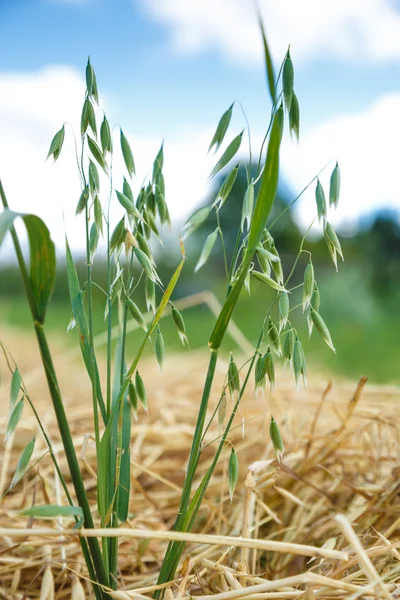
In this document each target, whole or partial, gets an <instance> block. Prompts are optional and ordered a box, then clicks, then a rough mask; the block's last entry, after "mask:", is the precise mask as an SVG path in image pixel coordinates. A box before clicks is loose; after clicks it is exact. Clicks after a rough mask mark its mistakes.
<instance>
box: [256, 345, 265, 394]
mask: <svg viewBox="0 0 400 600" xmlns="http://www.w3.org/2000/svg"><path fill="white" fill-rule="evenodd" d="M266 374H267V361H266V360H265V355H264V356H261V354H260V355H259V356H258V358H257V361H256V366H255V369H254V376H255V390H256V394H257V392H258V390H264V388H265V378H266Z"/></svg>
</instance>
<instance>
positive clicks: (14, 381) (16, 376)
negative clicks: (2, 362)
mask: <svg viewBox="0 0 400 600" xmlns="http://www.w3.org/2000/svg"><path fill="white" fill-rule="evenodd" d="M20 389H21V374H20V372H19V370H18V368H15V369H14V371H13V374H12V377H11V386H10V409H9V412H10V413H11V411H12V410H13V408H14V406H15V405H16V403H17V400H18V396H19V392H20Z"/></svg>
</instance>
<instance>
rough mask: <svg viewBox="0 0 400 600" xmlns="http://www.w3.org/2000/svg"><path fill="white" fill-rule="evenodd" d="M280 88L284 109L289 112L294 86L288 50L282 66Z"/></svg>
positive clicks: (292, 69)
mask: <svg viewBox="0 0 400 600" xmlns="http://www.w3.org/2000/svg"><path fill="white" fill-rule="evenodd" d="M282 86H283V98H284V100H285V104H286V108H287V110H288V111H290V107H291V105H292V98H293V86H294V68H293V62H292V59H291V57H290V50H288V51H287V55H286V59H285V63H284V65H283V72H282Z"/></svg>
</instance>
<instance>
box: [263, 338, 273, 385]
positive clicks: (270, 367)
mask: <svg viewBox="0 0 400 600" xmlns="http://www.w3.org/2000/svg"><path fill="white" fill-rule="evenodd" d="M265 362H266V367H267V375H268V379H269V382H270V384H271V389H272V388H273V387H274V385H275V365H274V357H273V356H272V354H271V352H270V350H269V348H268V352H267V353H266V354H265Z"/></svg>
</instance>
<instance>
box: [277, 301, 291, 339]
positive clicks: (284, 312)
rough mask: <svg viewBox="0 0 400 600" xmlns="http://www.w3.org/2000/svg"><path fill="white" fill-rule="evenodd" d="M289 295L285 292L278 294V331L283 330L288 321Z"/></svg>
mask: <svg viewBox="0 0 400 600" xmlns="http://www.w3.org/2000/svg"><path fill="white" fill-rule="evenodd" d="M289 310H290V302H289V294H288V293H287V292H281V293H280V294H279V316H280V319H281V320H280V326H279V328H280V330H282V329H285V327H286V324H287V322H288V319H289Z"/></svg>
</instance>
